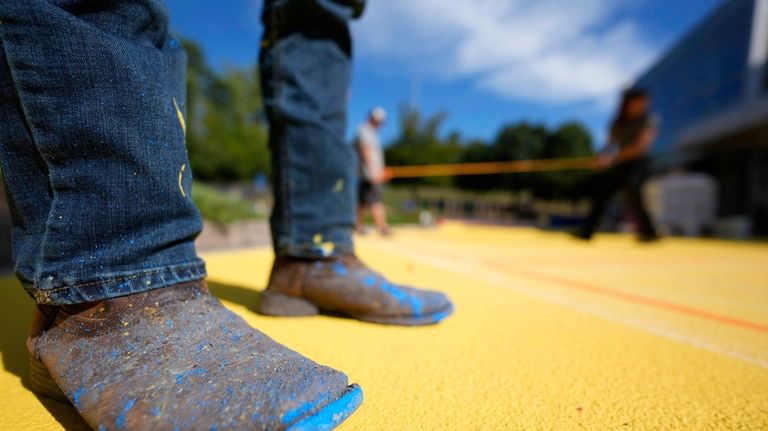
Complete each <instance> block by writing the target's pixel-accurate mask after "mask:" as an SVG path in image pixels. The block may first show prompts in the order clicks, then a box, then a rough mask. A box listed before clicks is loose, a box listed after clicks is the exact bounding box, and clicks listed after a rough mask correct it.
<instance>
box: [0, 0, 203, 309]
mask: <svg viewBox="0 0 768 431" xmlns="http://www.w3.org/2000/svg"><path fill="white" fill-rule="evenodd" d="M167 26H168V24H167V13H166V10H165V8H164V6H163V4H162V3H161V2H160V1H159V0H102V1H99V2H93V1H90V0H24V1H10V0H0V42H1V43H2V50H3V56H2V57H3V58H2V60H3V67H1V68H0V87H2V88H3V89H8V90H9V91H3V95H2V96H0V129H2V132H0V138H1V139H2V142H0V147H1V149H0V161H2V167H3V173H4V176H5V181H6V183H7V188H8V192H9V193H8V195H9V203H10V205H11V210H12V214H13V217H14V258H15V261H16V268H17V274H18V276H19V278H20V280H21V281H22V284H23V285H24V287H25V288H26V289H27V290H28V292H29V293H30V294H31V295H32V296H33V297H34V298H35V299H36V300H37V301H38V302H39V303H44V304H54V305H59V304H72V303H80V302H87V301H96V300H102V299H107V298H113V297H117V296H123V295H127V294H131V293H138V292H142V291H146V290H151V289H156V288H161V287H165V286H169V285H172V284H176V283H179V282H184V281H190V280H196V279H200V278H202V277H204V276H205V266H204V264H203V262H202V261H201V260H200V259H199V258H198V257H197V255H196V252H195V247H194V242H193V241H194V238H195V237H196V235H197V234H198V233H199V231H200V229H201V220H200V216H199V213H198V212H197V210H196V208H195V206H194V205H193V203H192V201H191V199H190V194H189V188H190V185H191V180H192V178H191V173H190V169H189V162H188V159H187V154H186V149H185V146H184V135H185V127H186V126H185V122H184V116H183V111H184V105H185V93H186V91H185V86H184V71H185V66H186V57H185V55H184V53H183V51H182V50H181V48H180V47H179V44H178V43H177V42H176V41H174V40H173V39H171V38H170V37H169V36H168V29H167Z"/></svg>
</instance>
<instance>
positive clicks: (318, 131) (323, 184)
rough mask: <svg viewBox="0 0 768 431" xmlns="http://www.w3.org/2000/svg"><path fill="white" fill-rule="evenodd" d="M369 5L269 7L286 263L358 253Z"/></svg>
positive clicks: (265, 50)
mask: <svg viewBox="0 0 768 431" xmlns="http://www.w3.org/2000/svg"><path fill="white" fill-rule="evenodd" d="M364 5H365V1H364V0H266V1H265V4H264V13H263V16H262V21H263V22H264V28H265V31H264V38H263V41H262V45H261V46H262V49H261V53H260V59H259V60H260V66H261V79H262V87H263V88H262V90H263V94H264V105H265V107H266V111H267V117H268V119H269V123H270V135H269V142H270V148H271V150H272V166H273V172H274V176H273V184H274V195H275V207H274V209H273V212H272V217H271V228H272V239H273V242H274V248H275V252H276V254H278V255H287V256H294V257H304V258H313V257H324V256H329V255H334V254H340V253H351V252H352V251H353V245H352V230H353V228H354V222H355V206H356V204H355V199H356V193H357V179H356V176H357V156H356V154H355V151H354V149H353V147H352V145H351V144H350V143H348V142H346V141H345V139H344V134H345V132H346V121H347V118H346V116H347V115H346V113H347V94H348V91H349V81H350V69H351V58H352V43H351V38H350V34H349V28H348V22H349V20H350V19H352V18H354V17H357V16H359V15H360V14H361V13H362V10H363V7H364Z"/></svg>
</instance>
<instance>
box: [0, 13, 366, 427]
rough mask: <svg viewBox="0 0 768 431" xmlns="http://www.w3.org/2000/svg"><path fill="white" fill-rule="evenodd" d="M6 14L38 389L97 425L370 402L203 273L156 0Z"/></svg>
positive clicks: (221, 419) (271, 423)
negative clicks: (211, 289)
mask: <svg viewBox="0 0 768 431" xmlns="http://www.w3.org/2000/svg"><path fill="white" fill-rule="evenodd" d="M0 22H1V23H0V43H1V46H0V48H2V54H0V60H1V62H0V90H2V91H1V92H0V140H1V141H0V144H1V145H0V147H1V150H0V161H2V166H3V171H4V174H5V179H6V183H7V187H8V190H9V193H8V195H9V203H10V205H11V208H12V213H13V218H14V236H15V238H14V243H15V260H16V268H17V273H18V276H19V279H20V280H21V281H22V283H23V284H24V287H25V288H26V289H27V291H28V292H29V293H30V294H31V296H32V297H33V298H35V300H36V301H37V302H38V304H39V306H38V308H37V310H36V314H35V320H34V323H33V328H32V333H31V336H30V339H29V340H28V347H29V350H30V356H31V368H30V374H31V376H30V386H31V387H32V388H33V389H34V390H36V391H38V392H40V393H41V394H43V395H46V396H50V397H53V398H56V399H59V400H62V401H69V402H71V403H72V404H73V405H74V407H75V408H76V409H77V410H78V411H79V412H80V413H81V415H82V416H83V417H84V418H85V420H86V421H87V422H88V423H89V424H90V425H91V426H92V427H93V428H94V429H102V428H109V429H113V428H114V429H174V428H177V429H211V428H213V427H219V428H221V429H245V428H249V427H254V428H259V429H264V428H269V429H286V428H289V427H291V426H294V425H296V424H297V423H300V422H301V423H303V424H304V425H306V426H309V427H312V426H321V425H322V426H331V425H334V424H337V423H338V422H340V421H341V420H343V419H344V418H346V417H347V416H348V415H349V414H350V413H351V412H352V411H353V410H354V408H355V407H356V406H357V405H358V404H359V402H360V400H361V398H360V392H359V389H357V388H355V387H347V379H346V376H344V375H343V374H341V373H339V372H336V371H334V370H331V369H329V368H325V367H320V366H318V365H317V364H315V363H313V362H311V361H309V360H308V359H306V358H303V357H302V356H300V355H299V354H297V353H295V352H292V351H290V350H288V349H286V348H285V347H283V346H280V345H279V344H277V343H275V342H274V341H272V340H270V339H269V338H267V337H266V336H264V335H263V334H261V333H259V332H257V331H254V330H253V329H251V328H249V327H248V326H247V325H246V324H245V322H244V321H242V320H241V319H239V318H238V317H237V316H235V315H233V314H232V313H231V312H229V311H227V310H226V309H225V308H224V307H223V306H222V305H221V304H220V303H219V302H218V301H217V300H216V299H214V298H213V297H212V296H211V295H210V294H209V293H208V290H207V288H206V286H205V283H204V281H202V278H203V277H204V276H205V269H204V265H203V262H202V261H201V260H200V259H199V258H198V257H197V256H196V253H195V247H194V243H193V239H194V237H195V236H196V235H197V233H198V232H199V230H200V225H201V223H200V217H199V214H198V213H197V210H196V209H195V207H194V205H193V204H192V202H191V200H190V198H189V187H190V183H191V174H190V170H189V166H188V161H187V157H186V151H185V148H184V133H185V130H184V129H185V123H184V117H183V108H184V94H185V88H184V69H185V56H184V53H183V52H182V51H181V49H180V48H179V46H178V44H177V43H176V42H175V41H174V40H173V39H171V38H170V37H169V36H168V33H167V17H166V12H165V9H164V8H163V7H162V3H160V2H159V1H152V0H140V1H139V0H136V1H130V0H119V1H118V0H114V1H108V0H102V1H100V2H93V1H91V0H82V1H78V0H60V1H51V0H25V1H23V2H12V1H5V0H3V1H0ZM275 370H280V372H279V373H278V372H276V371H275ZM222 401H225V402H222ZM318 421H319V422H318Z"/></svg>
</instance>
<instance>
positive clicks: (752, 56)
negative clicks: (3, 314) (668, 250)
mask: <svg viewBox="0 0 768 431" xmlns="http://www.w3.org/2000/svg"><path fill="white" fill-rule="evenodd" d="M754 1H755V9H754V15H753V16H752V41H751V43H750V46H749V71H748V72H747V73H748V74H749V75H748V77H747V86H746V89H745V91H746V94H745V96H746V99H747V100H754V99H757V98H758V97H760V95H761V94H762V93H764V92H766V91H768V0H754Z"/></svg>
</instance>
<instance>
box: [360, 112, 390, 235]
mask: <svg viewBox="0 0 768 431" xmlns="http://www.w3.org/2000/svg"><path fill="white" fill-rule="evenodd" d="M386 119H387V113H386V111H385V110H384V108H381V107H376V108H373V109H372V110H371V113H370V115H368V119H367V120H366V121H365V123H363V124H362V125H360V127H359V128H358V130H357V138H356V140H355V147H356V148H357V153H358V156H359V158H360V183H359V186H358V207H357V231H358V232H364V226H363V219H364V217H365V212H366V210H368V209H370V211H371V215H372V216H373V222H374V223H375V224H376V228H377V229H378V231H379V233H381V234H382V235H384V236H389V235H391V231H390V229H389V224H388V223H387V210H386V208H385V207H384V203H383V202H382V201H381V193H382V190H381V189H382V185H383V184H384V181H385V175H384V166H385V162H384V150H383V149H382V148H381V141H380V140H379V129H381V127H383V126H384V122H385V121H386Z"/></svg>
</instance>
